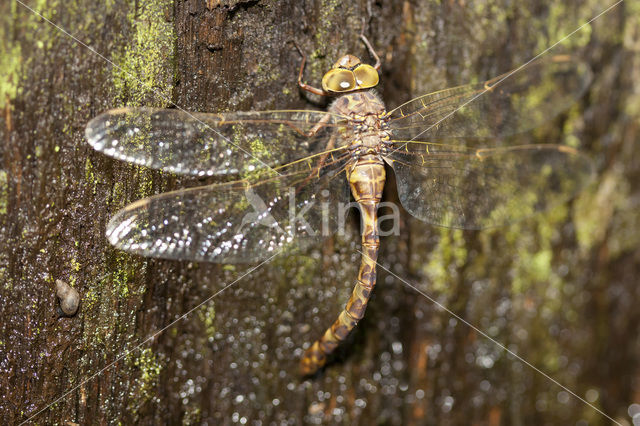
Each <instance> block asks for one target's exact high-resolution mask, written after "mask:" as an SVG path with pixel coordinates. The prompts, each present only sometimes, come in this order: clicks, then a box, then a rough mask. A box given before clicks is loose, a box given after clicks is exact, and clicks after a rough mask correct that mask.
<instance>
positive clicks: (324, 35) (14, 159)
mask: <svg viewBox="0 0 640 426" xmlns="http://www.w3.org/2000/svg"><path fill="white" fill-rule="evenodd" d="M25 4H26V5H28V6H29V7H32V8H33V9H35V10H37V11H38V12H39V13H40V14H42V16H43V17H44V18H46V19H48V20H50V21H52V22H54V23H56V25H58V26H59V27H60V28H62V29H64V30H66V31H67V32H68V33H69V34H71V35H73V37H75V38H76V40H74V39H73V38H71V37H70V36H69V35H66V34H64V33H62V32H61V31H60V29H56V28H54V27H53V26H51V24H49V23H48V22H47V21H46V20H45V19H43V17H38V16H36V15H35V14H34V13H33V12H32V11H29V10H28V9H27V8H25V7H24V6H23V5H21V4H20V3H17V2H14V1H11V2H3V3H2V5H0V12H2V17H0V21H1V22H2V26H1V27H0V30H1V31H2V33H0V35H1V36H2V37H0V39H2V40H0V64H1V65H2V68H1V70H0V106H2V114H1V116H0V138H1V140H2V144H1V145H0V165H1V170H0V315H1V321H0V372H1V374H0V388H1V389H2V391H0V393H1V394H2V398H0V414H1V415H2V418H3V421H6V422H7V423H9V424H13V423H20V422H23V421H29V422H32V423H38V424H67V422H74V423H80V424H111V423H124V424H131V423H142V424H166V423H169V424H177V423H184V424H230V423H240V424H245V423H249V424H281V423H291V424H297V423H322V422H329V423H338V424H371V423H373V422H376V423H384V424H434V425H435V424H469V423H472V422H473V423H475V424H489V425H497V424H610V423H611V420H609V419H607V418H606V417H604V416H603V415H602V414H600V413H598V411H596V410H595V409H594V407H596V408H597V409H599V410H602V411H603V412H605V413H606V414H607V415H609V416H611V417H612V418H614V419H615V420H616V421H620V422H622V421H627V422H630V421H631V420H630V418H629V415H630V414H633V413H634V412H635V411H634V410H638V411H640V407H638V406H637V405H636V406H633V405H632V404H633V403H636V404H639V403H640V384H639V381H640V373H639V369H638V360H639V359H640V340H639V338H638V336H639V330H638V324H639V323H640V310H638V300H640V286H638V276H640V249H639V243H640V231H638V230H639V229H640V210H639V209H638V200H639V199H640V198H639V197H640V185H638V182H640V154H639V153H640V149H639V148H638V146H639V145H638V132H639V123H640V122H639V119H638V117H639V111H640V95H638V93H640V88H639V86H638V84H639V83H638V82H639V81H640V71H639V70H640V57H639V56H638V53H637V52H638V50H639V46H640V33H639V32H638V28H639V27H640V25H639V22H638V20H639V14H638V10H640V3H639V2H638V1H627V2H624V3H622V4H621V5H619V6H618V7H616V8H615V9H613V10H612V11H610V12H608V13H607V14H605V15H604V16H602V17H601V18H599V19H598V20H596V21H595V22H594V23H593V24H591V25H588V26H587V28H585V29H583V30H582V31H580V32H578V33H576V34H574V35H573V36H571V37H570V38H569V39H568V40H567V41H566V42H565V43H563V44H562V46H560V50H559V51H560V52H562V53H566V52H571V53H573V54H576V55H577V56H579V57H581V58H583V59H584V60H585V61H587V62H588V63H589V64H590V65H591V67H592V69H593V72H594V81H593V83H592V85H591V87H590V89H589V91H588V93H587V94H586V95H585V96H584V97H583V98H581V99H580V100H578V101H577V102H576V104H575V105H574V106H573V107H572V108H571V109H570V110H569V111H567V112H566V113H563V114H562V115H561V116H560V117H557V118H554V119H550V121H549V123H548V125H545V126H543V127H542V128H540V129H536V130H535V131H534V132H532V133H530V134H528V135H523V136H518V137H516V138H514V141H513V143H517V144H521V143H530V142H532V141H542V142H545V141H547V142H567V143H571V144H574V145H576V146H577V147H579V148H580V149H581V150H582V151H584V152H585V153H587V154H588V155H589V156H590V157H591V158H592V159H593V160H594V164H595V169H596V174H595V178H594V180H593V182H592V183H591V184H590V185H588V186H587V187H586V188H585V190H584V191H583V192H582V193H581V194H580V195H579V196H578V197H576V198H575V199H574V200H572V201H570V202H568V203H566V204H563V205H561V206H557V207H555V208H553V209H552V210H550V211H547V212H545V213H544V214H540V215H536V216H534V217H531V218H529V219H526V220H524V221H522V222H519V223H517V224H514V225H511V226H508V227H505V228H498V229H491V230H488V231H482V232H476V231H459V230H449V229H440V228H436V227H432V226H429V225H426V224H424V223H421V222H419V221H418V220H416V219H414V218H412V217H411V216H410V215H409V214H408V213H406V212H404V211H403V212H402V213H401V223H400V235H397V236H388V237H384V238H383V239H382V244H381V252H380V255H379V258H378V259H379V262H380V264H381V265H382V266H383V267H384V268H379V275H378V286H377V288H376V290H375V294H374V297H373V299H372V301H371V302H370V305H369V308H368V310H367V314H366V316H365V318H364V319H363V320H362V321H361V323H360V324H359V325H358V327H357V329H356V331H355V333H354V334H353V336H351V337H350V338H349V339H348V341H347V344H346V345H344V346H343V347H341V348H340V349H339V350H338V353H337V356H336V359H335V360H334V362H333V363H331V364H330V365H329V366H328V367H327V368H326V369H325V370H324V371H323V372H322V373H321V374H320V375H318V376H317V377H314V378H312V379H309V380H303V379H302V378H300V377H299V375H298V369H297V367H298V366H297V362H298V359H299V357H300V356H301V354H302V348H303V347H305V345H308V344H310V343H311V342H312V341H313V340H314V339H316V338H317V337H319V336H320V334H321V333H322V332H323V331H324V329H325V327H327V326H328V325H329V324H330V323H331V322H332V321H333V319H335V316H336V315H337V314H338V313H339V311H340V310H341V308H342V307H343V306H344V303H345V302H346V300H347V299H348V296H349V294H350V291H351V288H352V286H353V284H354V280H355V278H356V274H357V265H358V264H359V261H360V260H359V255H358V254H357V252H356V250H357V249H358V248H359V244H360V236H359V235H358V229H359V228H358V227H359V223H358V220H357V219H354V220H352V221H351V222H349V226H348V227H347V230H346V232H345V233H344V234H343V235H336V236H335V237H333V238H330V239H328V240H327V241H325V242H324V243H322V244H319V245H318V246H315V247H311V248H310V249H305V250H299V251H292V252H290V253H287V254H286V255H282V256H278V257H276V258H274V259H273V260H272V261H271V262H269V263H267V264H265V265H260V266H258V267H257V268H256V265H213V264H206V263H192V262H186V261H185V262H177V261H164V260H150V259H144V258H141V257H138V256H133V255H129V254H127V253H123V252H120V251H118V250H116V249H114V248H112V247H111V246H109V244H108V242H107V240H106V238H105V236H104V230H105V226H106V223H107V221H108V220H109V218H110V217H111V216H112V215H113V214H114V213H115V212H116V211H117V210H119V209H120V208H122V207H124V206H125V205H126V204H128V203H130V202H132V201H135V200H137V199H140V198H143V197H145V196H149V195H152V194H157V193H161V192H164V191H167V190H171V189H176V188H181V187H188V186H195V185H201V184H203V182H208V181H203V180H198V179H191V178H189V179H188V178H181V177H175V176H172V175H169V174H166V173H161V172H157V171H150V170H148V169H144V168H141V167H136V166H132V165H128V164H125V163H122V162H119V161H115V160H112V159H110V158H107V157H105V156H103V155H101V154H99V153H96V152H94V151H93V150H92V149H91V148H90V147H89V145H88V144H87V143H86V141H85V139H84V134H83V132H84V127H85V125H86V123H87V122H88V121H89V120H90V119H91V118H93V117H94V116H96V115H97V114H99V113H100V112H102V111H104V110H107V109H109V108H115V107H118V106H123V105H153V106H162V107H169V106H171V105H172V104H176V105H179V106H180V107H182V108H184V109H186V110H190V111H203V112H209V111H211V112H213V111H233V110H261V109H276V108H277V109H292V108H301V109H305V108H307V109H318V108H321V107H322V106H323V105H322V102H321V101H320V100H319V99H317V98H315V97H313V96H312V95H305V94H302V93H300V92H299V90H298V88H297V85H296V79H297V72H298V67H299V64H300V55H299V54H298V52H297V51H296V50H295V48H294V47H293V45H292V44H291V43H290V40H292V39H293V40H296V41H297V43H298V44H299V45H300V46H301V47H302V48H303V49H304V51H305V52H307V54H308V59H309V62H308V66H307V69H306V71H305V80H306V81H307V82H309V83H310V84H313V85H316V86H318V85H319V82H320V80H321V78H322V75H323V73H324V72H325V71H326V70H327V69H328V68H329V67H330V65H331V64H332V63H333V62H334V61H335V60H336V59H337V58H338V57H340V56H341V55H342V54H344V53H353V54H355V55H358V56H359V57H361V58H363V59H364V60H367V61H368V60H369V59H370V58H369V55H368V54H367V52H366V49H365V47H364V46H363V45H362V43H361V42H360V41H359V40H358V34H359V33H360V30H361V25H362V24H361V22H362V19H363V18H364V19H365V20H366V21H367V23H368V27H367V34H368V36H369V39H370V40H371V42H372V44H373V46H374V47H375V48H376V50H377V51H378V53H379V54H380V56H381V58H382V60H383V66H382V73H381V85H380V87H379V92H380V94H381V95H382V96H383V98H384V99H385V101H386V102H387V105H388V106H390V107H394V106H397V105H399V104H401V103H402V102H404V101H406V100H409V99H411V98H412V97H415V96H418V95H421V94H424V93H427V92H431V91H435V90H439V89H442V88H444V87H449V86H455V85H458V84H463V83H466V82H469V81H473V80H478V79H483V78H488V77H492V76H495V75H498V74H500V73H502V72H505V71H507V70H509V69H512V68H514V67H516V66H519V65H520V64H522V63H524V62H526V61H527V60H529V59H530V58H532V57H533V56H534V55H535V54H537V53H539V52H541V51H542V50H544V49H545V48H547V47H548V46H550V45H551V44H552V43H554V42H555V41H557V40H559V39H561V38H562V37H563V36H565V35H567V34H569V33H571V32H572V31H573V30H574V29H576V28H577V27H578V26H580V25H582V24H583V23H585V22H586V21H587V20H589V19H591V18H592V17H594V16H595V15H597V14H598V13H599V12H601V11H602V10H603V9H604V8H605V6H604V5H603V4H601V2H595V1H587V2H578V1H570V2H555V1H554V2H549V4H545V5H543V4H542V3H539V2H536V1H522V2H517V3H513V2H506V1H505V2H502V1H493V0H492V1H488V2H483V3H482V6H479V5H471V4H469V2H462V1H443V2H435V1H434V2H427V1H419V0H416V1H406V2H364V1H360V2H353V3H345V2H342V3H340V2H333V1H303V2H297V1H277V2H267V1H262V0H257V1H195V0H187V1H182V0H175V1H173V2H172V1H169V0H157V1H139V2H126V1H123V0H112V1H108V2H86V1H72V2H58V1H52V0H49V1H45V0H42V1H29V2H25ZM79 41H81V42H82V43H84V44H86V45H88V46H90V47H91V49H93V51H92V50H90V49H88V48H87V47H86V46H83V45H82V44H80V43H79ZM96 52H97V53H99V54H100V55H102V56H100V55H98V54H97V53H96ZM488 143H489V144H490V143H491V141H488ZM388 174H389V180H388V182H387V184H386V191H385V197H386V199H387V200H391V201H397V194H396V189H395V181H394V178H393V175H392V173H391V172H389V173H388ZM345 184H346V183H345ZM254 268H255V270H254ZM385 269H388V270H390V271H391V272H392V273H389V272H386V271H385ZM396 276H399V277H401V278H402V280H400V279H398V278H396ZM57 280H61V281H63V282H65V283H67V284H69V285H70V286H71V287H73V288H74V289H76V290H77V291H78V292H79V295H80V305H79V310H78V312H77V313H76V314H74V315H71V316H69V315H61V312H60V311H59V308H58V306H59V302H58V299H57V297H56V281H57ZM403 280H404V281H406V282H408V283H410V284H411V285H412V286H415V287H416V288H417V289H418V290H420V291H421V292H423V293H424V294H426V295H428V296H429V298H431V299H432V300H430V299H429V298H427V297H425V296H424V295H421V294H419V293H418V292H416V290H415V289H413V288H411V287H409V286H408V285H406V284H405V283H403ZM229 285H230V286H229ZM227 286H229V287H228V288H227ZM433 300H436V301H437V302H438V303H439V304H441V305H443V306H446V307H447V309H449V310H450V311H452V312H454V313H455V314H456V315H459V316H460V317H462V318H464V320H465V321H468V322H469V323H470V324H473V325H474V326H475V327H477V329H479V330H482V331H483V332H485V333H487V334H488V335H489V336H491V338H493V339H495V340H496V341H497V342H500V343H501V344H503V345H504V346H506V347H508V348H509V350H510V351H512V352H514V353H517V354H518V355H519V356H521V357H522V358H524V359H525V360H526V361H527V362H528V363H530V364H531V365H526V364H524V363H523V362H521V361H519V360H517V359H515V358H514V357H513V356H512V355H511V354H509V353H507V352H505V350H504V348H501V347H500V346H498V345H496V344H495V343H494V342H492V341H490V340H488V339H487V338H486V337H485V336H483V335H482V334H480V333H479V332H478V331H477V330H474V329H473V328H471V327H469V325H468V324H465V323H464V322H462V321H460V320H456V319H455V318H454V317H453V316H452V314H451V313H450V312H446V311H443V310H442V309H440V308H439V307H438V306H437V305H436V304H434V302H433ZM203 302H204V303H203ZM185 314H186V315H185ZM183 315H184V316H183ZM532 366H535V368H537V369H539V370H540V371H542V372H544V373H545V374H548V375H549V376H550V377H552V378H553V379H554V380H556V381H557V382H558V383H561V384H562V385H563V386H566V388H567V389H569V390H570V391H571V392H574V393H575V394H576V395H578V396H579V397H580V398H583V399H584V400H585V401H587V402H589V403H590V404H592V406H593V407H592V406H589V405H587V404H586V403H585V402H584V401H581V400H580V399H578V398H576V397H575V395H572V394H571V393H570V392H568V391H567V389H563V388H561V387H559V386H558V385H557V384H556V383H553V382H552V381H550V380H549V378H547V377H544V376H543V375H542V374H540V373H539V372H537V371H535V370H534V369H533V368H532Z"/></svg>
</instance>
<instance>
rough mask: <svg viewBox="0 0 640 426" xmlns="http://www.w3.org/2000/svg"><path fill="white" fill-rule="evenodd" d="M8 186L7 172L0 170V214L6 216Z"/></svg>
mask: <svg viewBox="0 0 640 426" xmlns="http://www.w3.org/2000/svg"><path fill="white" fill-rule="evenodd" d="M8 185H9V183H8V179H7V172H6V171H4V170H0V214H7V199H8V197H9V195H8V189H9V186H8Z"/></svg>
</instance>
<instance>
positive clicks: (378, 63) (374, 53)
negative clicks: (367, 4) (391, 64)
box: [360, 18, 382, 71]
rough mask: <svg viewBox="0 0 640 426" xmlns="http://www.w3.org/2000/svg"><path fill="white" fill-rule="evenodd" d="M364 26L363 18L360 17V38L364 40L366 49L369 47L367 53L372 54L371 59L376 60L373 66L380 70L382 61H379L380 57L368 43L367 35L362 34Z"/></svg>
mask: <svg viewBox="0 0 640 426" xmlns="http://www.w3.org/2000/svg"><path fill="white" fill-rule="evenodd" d="M365 27H366V25H365V20H364V18H362V31H361V32H360V39H361V40H362V41H363V42H364V44H365V46H367V49H369V53H370V54H371V56H373V59H375V60H376V64H375V65H374V66H373V67H374V68H375V69H376V71H380V67H381V66H382V62H381V61H380V57H379V56H378V54H377V53H376V51H375V50H373V47H372V46H371V43H369V39H368V38H367V36H365V35H364V30H365Z"/></svg>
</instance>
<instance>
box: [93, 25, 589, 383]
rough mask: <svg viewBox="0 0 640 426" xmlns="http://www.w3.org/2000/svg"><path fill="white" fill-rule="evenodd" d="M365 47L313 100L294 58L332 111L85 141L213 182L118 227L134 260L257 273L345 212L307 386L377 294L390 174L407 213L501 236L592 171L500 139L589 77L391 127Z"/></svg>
mask: <svg viewBox="0 0 640 426" xmlns="http://www.w3.org/2000/svg"><path fill="white" fill-rule="evenodd" d="M360 37H361V39H362V41H363V42H364V44H365V45H366V47H367V50H368V52H369V54H370V55H371V57H372V58H373V59H374V60H375V64H374V65H369V64H366V63H363V62H362V61H361V60H360V59H358V58H357V57H355V56H353V55H344V56H342V57H341V58H340V59H338V61H337V62H336V63H335V64H334V65H333V67H332V68H331V69H330V70H329V71H328V72H327V73H326V74H324V76H323V78H322V87H321V88H316V87H314V86H311V85H308V84H306V83H305V82H304V81H303V75H304V69H305V62H306V56H305V54H304V52H303V51H302V50H301V49H300V48H298V50H299V52H300V54H301V57H302V60H301V64H300V69H299V73H298V81H297V83H298V86H299V88H300V89H301V90H303V91H306V92H309V93H313V94H316V95H320V96H325V97H330V98H332V102H331V104H330V106H329V107H328V109H327V110H326V111H319V110H274V111H248V112H223V113H190V112H187V111H184V110H180V109H158V108H145V107H127V108H121V109H114V110H109V111H107V112H104V113H102V114H101V115H98V116H97V117H95V118H94V119H92V120H91V121H90V122H89V123H88V124H87V127H86V138H87V140H88V142H89V143H90V144H91V145H92V146H93V148H95V149H96V150H97V151H100V152H102V153H104V154H106V155H109V156H111V157H114V158H116V159H119V160H124V161H126V162H129V163H133V164H137V165H142V166H146V167H150V168H153V169H159V170H163V171H168V172H172V173H175V174H181V175H189V176H197V177H207V176H213V177H215V178H216V179H218V181H216V182H215V183H213V184H208V185H203V186H198V187H193V188H188V189H180V190H176V191H172V192H167V193H162V194H159V195H155V196H152V197H149V198H145V199H142V200H139V201H137V202H134V203H132V204H130V205H128V206H126V207H125V208H124V209H122V210H120V211H119V212H117V213H116V214H115V215H114V216H113V218H112V219H111V220H110V222H109V223H108V225H107V229H106V235H107V238H108V240H109V242H110V243H111V244H113V245H114V246H116V247H117V248H119V249H122V250H126V251H128V252H131V253H135V254H139V255H142V256H147V257H156V258H166V259H177V260H189V261H209V262H217V263H241V262H259V261H264V260H265V259H269V258H270V257H271V256H274V255H275V254H276V253H279V251H280V250H284V249H286V248H289V247H291V246H301V247H308V246H310V245H313V244H317V243H318V241H319V239H321V238H323V237H326V236H327V235H331V233H332V232H335V230H336V229H337V227H338V225H339V224H340V221H341V220H342V216H343V213H344V210H341V209H340V207H341V206H342V205H345V204H346V205H348V204H349V203H350V200H351V199H350V196H351V195H352V196H353V199H354V200H355V203H357V207H358V209H359V211H360V215H361V234H362V253H361V254H362V257H361V264H360V267H359V272H358V276H357V279H356V283H355V286H354V289H353V292H352V294H351V296H350V298H349V300H348V302H347V304H346V306H345V307H344V309H343V310H342V311H341V313H340V315H339V316H338V318H337V319H336V320H335V322H334V323H333V324H332V325H331V326H330V327H329V328H328V329H327V330H326V331H325V333H324V334H323V335H322V336H321V337H320V338H319V339H318V340H316V341H315V342H314V343H313V344H311V345H310V346H309V347H308V349H306V351H305V352H304V355H303V356H302V358H301V361H300V369H301V373H302V374H303V375H305V376H308V375H313V374H315V373H317V372H318V371H319V370H321V369H322V368H323V367H324V366H325V364H326V363H327V360H328V359H330V356H331V354H332V353H333V352H334V350H335V349H336V347H337V346H338V345H339V344H340V343H341V342H343V341H344V340H345V339H346V338H347V336H348V335H349V334H350V332H351V331H352V330H353V329H354V328H355V327H356V325H357V323H358V322H359V321H360V320H361V319H362V318H363V316H364V313H365V309H366V308H367V304H368V302H369V299H370V297H371V294H372V291H373V290H374V287H375V284H376V263H377V257H378V251H379V246H380V236H379V233H380V232H379V226H378V225H379V224H378V219H379V218H378V212H377V209H378V206H379V205H380V202H381V199H382V191H383V188H384V185H385V181H386V168H385V164H386V165H387V166H388V167H390V168H391V169H392V170H393V172H394V173H395V176H396V182H397V190H398V197H399V200H400V203H401V204H402V206H403V207H404V209H406V211H408V212H409V213H410V214H411V215H412V216H414V217H416V218H417V219H419V220H421V221H424V222H427V223H430V224H433V225H438V226H443V227H449V228H463V229H484V228H489V227H496V226H502V225H506V224H509V223H512V222H515V221H518V220H520V219H523V218H525V217H527V216H530V215H532V214H534V213H535V212H538V211H542V210H544V209H546V208H548V207H549V206H550V205H553V204H556V203H561V202H563V201H566V200H568V199H569V198H571V197H572V196H574V195H575V194H576V193H577V192H578V191H579V190H580V189H581V188H582V187H583V186H584V185H585V183H586V182H587V181H588V180H589V177H590V176H591V174H592V162H591V160H590V159H589V158H588V156H586V155H584V154H583V153H581V152H579V151H578V150H576V149H575V148H572V147H569V146H567V145H559V144H535V145H510V144H509V141H508V139H505V136H509V135H513V134H516V133H521V132H525V131H528V130H531V129H533V128H535V127H538V126H540V125H542V124H543V123H546V122H548V121H550V119H552V118H553V117H555V116H556V115H558V114H559V113H560V112H562V111H564V110H565V109H566V108H568V107H569V106H570V105H571V104H572V103H573V102H575V100H576V99H577V98H578V97H580V96H581V95H582V94H583V93H584V92H585V91H586V88H587V87H588V85H589V83H590V80H591V72H590V70H589V67H588V66H587V65H586V64H585V63H584V62H582V61H580V60H577V59H575V58H573V57H571V56H567V55H556V56H548V57H546V58H544V59H541V60H537V61H535V62H533V63H530V64H528V65H527V66H526V67H521V68H520V69H516V70H514V71H511V72H509V73H507V74H503V75H501V76H498V77H495V78H492V79H489V80H486V81H479V82H475V83H471V84H467V85H463V86H458V87H453V88H449V89H445V90H441V91H438V92H434V93H430V94H426V95H423V96H419V97H417V98H414V99H412V100H410V101H408V102H406V103H404V104H402V105H400V106H398V107H396V108H394V109H392V110H390V111H387V110H386V107H385V104H384V102H383V100H382V99H381V97H380V96H379V95H378V94H377V92H376V91H375V90H374V88H375V87H376V86H377V85H378V83H379V71H380V69H381V61H380V58H379V56H378V55H377V54H376V52H375V50H374V49H373V48H372V46H371V44H370V43H369V41H368V39H367V38H366V37H365V36H364V34H361V36H360ZM296 47H298V46H297V45H296ZM488 140H489V141H492V144H490V145H487V144H486V142H487V141H488ZM212 179H213V178H212ZM345 180H346V182H345ZM350 193H351V194H350Z"/></svg>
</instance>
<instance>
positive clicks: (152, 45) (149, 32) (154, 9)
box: [112, 0, 175, 106]
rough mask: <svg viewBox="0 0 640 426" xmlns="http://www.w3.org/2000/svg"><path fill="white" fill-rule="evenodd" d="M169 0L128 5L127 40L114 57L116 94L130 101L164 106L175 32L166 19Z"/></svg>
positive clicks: (168, 95) (169, 84) (170, 81)
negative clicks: (129, 38)
mask: <svg viewBox="0 0 640 426" xmlns="http://www.w3.org/2000/svg"><path fill="white" fill-rule="evenodd" d="M171 4H172V2H171V1H170V0H151V1H148V2H143V3H140V5H139V8H138V9H133V8H132V9H131V10H130V11H129V13H128V18H129V19H130V21H131V22H132V27H133V34H132V37H131V41H130V44H129V45H128V46H126V47H125V48H124V50H123V51H122V52H120V53H117V54H115V55H114V57H113V62H114V63H115V64H116V67H114V68H113V71H112V79H113V86H114V90H115V97H116V98H118V99H120V100H121V102H123V103H126V104H129V105H143V104H153V105H157V106H166V105H167V104H168V103H169V102H170V99H171V90H172V89H173V78H174V71H173V56H174V55H173V54H174V46H175V33H174V28H173V24H172V23H171V22H168V21H167V19H166V12H167V11H168V10H170V7H171Z"/></svg>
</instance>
